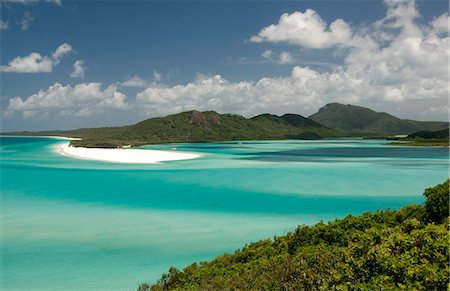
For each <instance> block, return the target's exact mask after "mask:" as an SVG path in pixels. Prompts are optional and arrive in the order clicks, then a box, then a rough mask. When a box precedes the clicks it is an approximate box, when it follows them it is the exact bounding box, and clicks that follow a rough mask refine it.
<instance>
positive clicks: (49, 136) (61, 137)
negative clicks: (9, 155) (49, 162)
mask: <svg viewBox="0 0 450 291" xmlns="http://www.w3.org/2000/svg"><path fill="white" fill-rule="evenodd" d="M0 137H32V138H40V137H43V138H54V139H61V140H81V138H77V137H67V136H58V135H7V134H0Z"/></svg>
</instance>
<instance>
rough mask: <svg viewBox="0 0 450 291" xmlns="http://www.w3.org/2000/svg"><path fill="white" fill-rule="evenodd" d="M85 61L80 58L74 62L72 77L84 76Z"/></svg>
mask: <svg viewBox="0 0 450 291" xmlns="http://www.w3.org/2000/svg"><path fill="white" fill-rule="evenodd" d="M83 65H84V61H82V60H78V61H76V62H75V63H73V72H72V73H70V77H72V78H83V77H84V71H85V69H84V67H83Z"/></svg>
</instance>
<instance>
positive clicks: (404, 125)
mask: <svg viewBox="0 0 450 291" xmlns="http://www.w3.org/2000/svg"><path fill="white" fill-rule="evenodd" d="M308 119H310V120H314V121H316V122H318V123H320V124H322V125H324V126H327V127H329V128H333V129H336V130H341V131H344V132H348V133H353V134H360V133H364V134H381V135H383V134H384V135H385V134H410V133H414V132H417V131H433V130H440V129H443V128H447V127H448V122H434V121H415V120H408V119H400V118H397V117H395V116H392V115H390V114H387V113H385V112H376V111H373V110H371V109H369V108H364V107H360V106H354V105H343V104H339V103H330V104H327V105H325V106H324V107H322V108H320V109H319V112H317V113H315V114H313V115H311V116H309V117H308Z"/></svg>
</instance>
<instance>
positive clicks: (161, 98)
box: [2, 0, 450, 119]
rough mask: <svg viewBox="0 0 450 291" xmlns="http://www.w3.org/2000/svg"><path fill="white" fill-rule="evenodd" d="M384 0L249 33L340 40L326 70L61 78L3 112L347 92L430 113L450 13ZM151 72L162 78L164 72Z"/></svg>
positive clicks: (315, 41)
mask: <svg viewBox="0 0 450 291" xmlns="http://www.w3.org/2000/svg"><path fill="white" fill-rule="evenodd" d="M385 5H386V8H387V11H386V15H385V16H384V17H383V18H382V19H380V20H378V21H375V22H374V23H371V24H367V25H365V26H359V27H355V26H353V25H351V24H350V23H349V22H346V21H345V20H343V19H337V20H334V21H332V22H331V23H330V24H329V25H328V24H327V23H326V22H325V21H324V20H323V19H322V18H321V17H320V15H319V14H318V13H317V12H315V11H314V10H311V9H308V10H306V11H305V12H294V13H291V14H287V13H285V14H283V15H282V16H281V17H280V19H279V21H278V23H275V24H271V25H269V26H267V27H265V28H263V29H262V30H261V31H260V32H259V33H258V34H257V35H255V36H253V37H251V41H252V42H255V43H284V44H290V45H292V46H293V47H294V48H295V49H298V50H299V51H300V50H301V49H304V48H307V49H311V50H323V49H331V48H335V49H337V50H339V52H340V55H341V56H342V64H341V65H337V66H336V67H333V68H331V69H329V70H328V71H325V72H323V71H317V70H314V69H313V68H310V67H307V66H295V67H293V69H292V70H291V72H290V74H289V75H288V76H283V77H271V78H261V79H259V80H255V81H238V82H231V81H229V80H227V79H226V78H224V77H223V76H221V75H219V74H218V75H212V76H211V75H202V74H199V75H198V76H197V78H196V79H195V80H194V81H192V82H189V83H187V84H177V85H165V84H163V83H160V82H148V81H145V80H143V79H141V78H140V77H138V76H137V75H134V76H133V77H131V78H129V79H128V80H126V81H124V82H122V83H120V85H121V86H123V87H135V88H142V89H141V91H140V92H138V93H137V94H136V96H135V98H132V99H127V98H126V96H125V95H124V94H123V93H121V92H119V91H118V90H117V86H116V85H115V84H113V85H110V86H108V87H107V88H106V89H104V90H102V89H101V85H100V84H99V83H82V84H79V85H76V86H74V87H71V86H69V85H67V86H63V85H61V84H58V83H56V84H54V85H53V86H51V87H49V88H48V89H47V90H41V91H39V92H38V93H36V94H34V95H32V96H29V97H28V98H20V97H15V98H13V99H11V100H10V103H9V106H8V108H7V112H9V114H13V113H14V112H22V113H23V114H24V116H25V115H32V114H33V113H35V112H38V111H44V112H49V111H50V110H51V109H58V110H59V109H60V110H61V112H64V114H65V113H70V114H72V115H76V116H85V115H89V114H94V113H98V112H103V111H105V110H107V109H114V110H133V112H134V113H135V114H138V115H139V114H140V115H142V116H156V115H165V114H170V113H176V112H180V111H185V110H191V109H199V110H217V111H219V112H233V113H239V114H243V115H246V116H251V115H254V114H258V113H262V112H273V113H282V112H298V113H304V112H308V113H312V112H313V111H315V110H317V109H318V108H319V107H320V106H323V105H325V104H326V103H329V102H342V103H351V104H360V105H367V104H371V105H377V104H384V105H383V106H385V107H384V108H394V107H396V106H397V105H398V104H400V105H401V106H406V104H416V105H414V106H417V107H416V108H415V109H414V110H416V111H415V112H422V113H424V114H428V115H427V116H430V117H431V118H430V119H434V118H433V117H434V116H435V115H434V114H443V113H442V112H441V111H440V110H438V109H439V108H442V107H445V108H448V94H449V87H448V86H449V84H448V71H447V64H448V61H449V55H450V51H449V46H448V42H449V27H448V20H449V16H448V14H447V13H445V14H442V15H438V16H437V17H435V18H434V19H433V20H432V21H430V22H429V23H425V24H420V25H419V24H418V23H416V20H417V18H418V17H419V16H420V13H419V11H418V9H417V7H416V4H415V2H413V1H402V0H386V1H385ZM66 51H70V50H61V52H64V53H63V55H64V54H65V53H67V52H66ZM57 52H58V50H56V51H55V53H54V54H53V56H52V58H50V57H42V56H41V55H39V54H38V53H32V54H30V55H29V56H27V57H22V58H16V59H14V60H13V61H11V62H10V63H9V64H8V66H5V67H2V71H18V72H37V71H41V72H50V71H51V70H52V67H53V66H54V65H55V63H56V61H55V59H56V55H59V54H57ZM261 57H262V58H264V59H267V60H272V61H274V62H278V63H292V62H293V61H294V60H293V57H292V55H291V54H290V53H289V52H282V53H281V54H280V55H275V54H274V53H273V51H272V50H265V51H264V52H263V53H262V55H261ZM154 79H155V80H156V81H160V79H161V78H160V75H159V74H158V75H155V77H154ZM87 88H89V89H87ZM81 92H89V94H84V93H81ZM386 104H388V105H386ZM417 104H419V105H417ZM420 104H432V105H433V106H432V107H428V108H435V109H433V110H432V109H427V107H426V106H425V105H420ZM420 106H422V107H423V108H420ZM49 108H50V110H49ZM375 108H376V106H375Z"/></svg>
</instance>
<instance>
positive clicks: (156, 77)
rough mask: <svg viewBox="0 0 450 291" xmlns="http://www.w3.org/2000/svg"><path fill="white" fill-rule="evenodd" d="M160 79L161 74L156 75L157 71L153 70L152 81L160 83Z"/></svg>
mask: <svg viewBox="0 0 450 291" xmlns="http://www.w3.org/2000/svg"><path fill="white" fill-rule="evenodd" d="M161 78H162V76H161V74H160V73H158V71H156V70H153V79H154V80H155V82H159V81H161Z"/></svg>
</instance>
